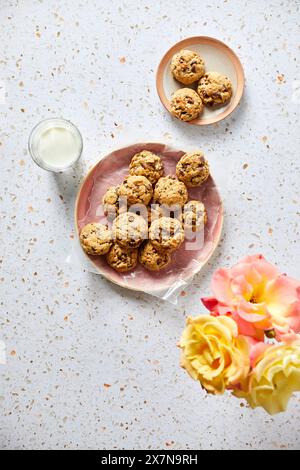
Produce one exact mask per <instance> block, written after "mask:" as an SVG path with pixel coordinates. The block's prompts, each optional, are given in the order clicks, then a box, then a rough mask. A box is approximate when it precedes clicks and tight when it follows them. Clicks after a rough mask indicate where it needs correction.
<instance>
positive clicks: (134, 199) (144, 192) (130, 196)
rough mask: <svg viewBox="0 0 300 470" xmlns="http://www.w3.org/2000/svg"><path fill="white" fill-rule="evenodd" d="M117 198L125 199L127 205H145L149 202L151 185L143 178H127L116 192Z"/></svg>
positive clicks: (151, 192) (151, 190)
mask: <svg viewBox="0 0 300 470" xmlns="http://www.w3.org/2000/svg"><path fill="white" fill-rule="evenodd" d="M118 194H119V197H122V198H126V199H127V202H128V205H129V206H130V205H132V204H145V206H147V205H148V204H149V202H150V201H151V198H152V194H153V189H152V184H151V183H150V181H149V180H148V179H147V178H146V177H145V176H142V175H141V176H135V175H133V176H132V175H130V176H128V177H127V178H126V179H125V180H124V182H123V183H122V184H121V186H120V187H119V190H118Z"/></svg>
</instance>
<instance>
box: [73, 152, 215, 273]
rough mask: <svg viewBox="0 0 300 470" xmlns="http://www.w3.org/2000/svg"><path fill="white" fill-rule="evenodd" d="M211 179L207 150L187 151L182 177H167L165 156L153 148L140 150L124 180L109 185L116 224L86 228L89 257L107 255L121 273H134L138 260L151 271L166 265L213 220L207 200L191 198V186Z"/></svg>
mask: <svg viewBox="0 0 300 470" xmlns="http://www.w3.org/2000/svg"><path fill="white" fill-rule="evenodd" d="M208 177H209V166H208V163H207V161H206V160H205V158H204V155H203V153H202V152H201V151H196V152H193V153H186V154H184V155H183V156H182V157H181V158H180V160H179V161H178V163H177V165H176V176H171V175H169V176H164V166H163V162H162V160H161V158H160V156H158V155H156V154H154V153H152V152H149V151H148V150H143V151H141V152H139V153H137V154H136V155H134V156H133V157H132V159H131V162H130V165H129V175H128V176H127V177H126V178H125V180H124V181H123V182H122V184H120V185H119V186H113V187H109V188H108V189H107V191H106V192H105V194H104V196H103V199H102V206H103V210H104V214H105V216H106V217H107V221H108V223H109V224H110V228H109V226H108V224H107V225H104V224H100V223H96V222H95V223H90V224H88V225H86V226H85V227H83V228H82V230H81V232H80V243H81V246H82V248H83V249H84V251H85V252H86V253H87V254H88V255H93V256H103V255H105V256H106V261H107V263H108V264H109V265H110V266H111V267H112V268H113V269H115V270H116V271H118V272H128V271H131V270H132V269H134V268H135V267H136V266H137V263H138V262H140V263H141V264H142V265H143V266H144V267H145V268H146V269H149V270H151V271H160V270H161V269H164V268H165V267H167V266H168V265H169V264H170V262H171V256H172V253H173V252H174V251H175V250H177V249H178V248H179V247H180V245H181V244H182V242H183V241H184V239H185V235H186V233H187V232H188V233H195V232H200V231H201V230H203V228H204V225H205V224H206V222H207V214H206V210H205V207H204V204H203V203H202V202H201V201H197V200H190V201H189V200H188V199H189V195H188V188H193V187H196V186H200V185H201V184H203V183H204V182H205V181H206V180H207V178H208Z"/></svg>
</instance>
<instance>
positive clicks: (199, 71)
mask: <svg viewBox="0 0 300 470" xmlns="http://www.w3.org/2000/svg"><path fill="white" fill-rule="evenodd" d="M170 68H171V73H172V75H173V77H174V78H175V79H176V80H178V82H181V83H184V84H185V85H190V84H191V83H193V82H196V81H197V80H199V79H200V78H201V77H202V76H203V75H204V72H205V67H204V60H203V59H202V58H201V57H200V55H199V54H198V53H197V52H195V51H189V50H187V49H184V50H182V51H180V52H178V53H177V54H175V55H174V56H173V57H172V60H171V65H170Z"/></svg>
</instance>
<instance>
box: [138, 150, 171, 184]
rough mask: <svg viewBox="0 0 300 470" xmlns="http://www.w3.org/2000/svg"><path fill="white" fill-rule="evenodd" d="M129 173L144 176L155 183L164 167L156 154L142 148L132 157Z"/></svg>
mask: <svg viewBox="0 0 300 470" xmlns="http://www.w3.org/2000/svg"><path fill="white" fill-rule="evenodd" d="M129 173H130V174H131V175H135V176H145V177H146V178H147V179H148V180H149V181H150V183H152V184H155V183H156V181H157V180H158V179H159V178H160V177H161V176H162V175H163V173H164V167H163V164H162V161H161V158H160V157H159V156H158V155H155V154H154V153H152V152H149V151H148V150H142V151H141V152H139V153H137V154H136V155H134V156H133V157H132V160H131V162H130V165H129Z"/></svg>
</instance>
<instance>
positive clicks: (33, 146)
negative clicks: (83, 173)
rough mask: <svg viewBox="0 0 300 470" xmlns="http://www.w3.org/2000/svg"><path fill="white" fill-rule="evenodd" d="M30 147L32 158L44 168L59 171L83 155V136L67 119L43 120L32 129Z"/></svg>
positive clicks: (70, 165) (65, 168)
mask: <svg viewBox="0 0 300 470" xmlns="http://www.w3.org/2000/svg"><path fill="white" fill-rule="evenodd" d="M28 148H29V152H30V155H31V157H32V159H33V160H34V161H35V163H36V164H37V165H39V166H40V167H41V168H43V169H44V170H48V171H53V172H55V173H59V172H61V171H65V170H68V169H69V168H71V167H72V166H73V165H74V164H75V163H76V162H77V161H78V160H79V159H80V157H81V154H82V148H83V142H82V136H81V134H80V132H79V130H78V129H77V127H76V126H74V124H72V123H71V122H70V121H66V120H65V119H59V118H53V119H46V120H44V121H41V122H40V123H39V124H38V125H37V126H35V128H34V129H33V130H32V132H31V134H30V137H29V142H28Z"/></svg>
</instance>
